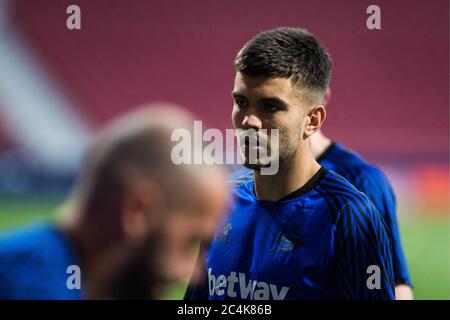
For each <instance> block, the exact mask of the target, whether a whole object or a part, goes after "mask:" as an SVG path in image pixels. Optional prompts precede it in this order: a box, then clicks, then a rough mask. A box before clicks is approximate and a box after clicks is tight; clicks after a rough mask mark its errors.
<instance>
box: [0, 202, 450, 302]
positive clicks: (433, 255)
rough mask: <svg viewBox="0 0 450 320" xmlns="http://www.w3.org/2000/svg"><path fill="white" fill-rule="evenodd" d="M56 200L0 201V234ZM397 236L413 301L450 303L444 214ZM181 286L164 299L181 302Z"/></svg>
mask: <svg viewBox="0 0 450 320" xmlns="http://www.w3.org/2000/svg"><path fill="white" fill-rule="evenodd" d="M59 201H60V199H58V198H34V199H33V198H27V199H20V198H8V199H0V233H1V232H2V231H5V230H7V229H9V228H13V227H17V226H20V225H24V224H27V223H31V222H35V221H37V220H49V219H52V218H53V217H54V211H55V209H56V208H57V206H58V205H59ZM399 223H400V232H401V236H402V242H403V248H404V250H405V254H406V257H407V260H408V266H409V271H410V274H411V277H412V280H413V284H414V296H415V298H416V299H442V300H444V299H450V277H449V274H450V261H449V260H450V239H449V226H450V225H449V217H448V215H447V214H440V215H428V216H426V215H423V214H422V215H420V214H415V215H414V216H400V217H399ZM184 288H185V285H184V284H174V285H173V286H172V287H171V288H170V289H169V290H168V292H167V294H166V295H165V296H164V298H166V299H181V298H182V297H183V293H184Z"/></svg>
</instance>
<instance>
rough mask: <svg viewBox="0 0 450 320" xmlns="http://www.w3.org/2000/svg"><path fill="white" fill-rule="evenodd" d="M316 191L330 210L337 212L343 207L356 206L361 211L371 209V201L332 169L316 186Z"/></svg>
mask: <svg viewBox="0 0 450 320" xmlns="http://www.w3.org/2000/svg"><path fill="white" fill-rule="evenodd" d="M316 191H317V192H318V193H319V194H320V195H321V196H322V197H323V198H324V200H325V201H326V202H327V203H328V206H329V207H330V209H331V210H333V211H335V212H336V213H339V212H340V211H342V210H343V209H344V208H345V207H352V208H358V209H359V210H360V211H362V212H366V211H371V210H372V203H371V202H370V200H369V198H368V197H367V196H366V195H365V194H364V193H362V192H360V191H359V190H358V189H357V188H356V187H355V186H354V185H353V184H352V183H350V182H349V181H348V180H347V179H346V178H344V177H343V176H342V175H340V174H338V173H336V172H335V171H333V170H331V169H330V170H328V173H327V175H326V176H325V177H324V179H323V180H322V182H321V183H320V184H319V185H318V186H317V188H316Z"/></svg>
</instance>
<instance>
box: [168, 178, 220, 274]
mask: <svg viewBox="0 0 450 320" xmlns="http://www.w3.org/2000/svg"><path fill="white" fill-rule="evenodd" d="M211 178H212V180H211V181H210V182H212V183H207V182H208V181H204V185H202V186H197V188H199V189H196V190H192V191H193V192H192V201H191V203H190V204H185V205H184V206H183V207H182V208H179V209H178V210H180V212H178V213H177V212H173V213H171V214H169V215H167V218H166V219H165V221H164V223H163V227H162V229H161V230H162V232H161V236H162V239H161V248H162V250H161V253H162V255H161V257H160V263H161V266H162V268H163V270H164V273H165V277H166V278H167V280H168V281H184V282H186V281H188V280H189V278H190V277H191V276H192V273H193V270H194V266H195V261H196V259H197V251H198V245H199V241H200V240H201V239H202V240H204V241H208V240H209V239H211V238H212V236H213V235H214V232H215V231H216V228H217V225H218V223H219V220H220V219H221V216H222V213H223V212H224V211H225V208H226V205H227V203H228V201H227V190H226V184H225V176H224V175H223V176H222V175H221V176H220V177H216V176H214V175H212V177H211Z"/></svg>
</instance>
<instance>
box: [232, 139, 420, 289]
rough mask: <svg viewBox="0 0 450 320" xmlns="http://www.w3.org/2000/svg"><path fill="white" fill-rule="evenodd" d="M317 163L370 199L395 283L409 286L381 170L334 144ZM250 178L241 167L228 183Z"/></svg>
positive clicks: (392, 204)
mask: <svg viewBox="0 0 450 320" xmlns="http://www.w3.org/2000/svg"><path fill="white" fill-rule="evenodd" d="M317 162H319V164H320V165H323V166H325V167H327V168H329V169H331V170H333V171H334V172H336V173H338V174H340V175H341V176H343V177H344V178H345V179H347V180H348V181H349V182H350V183H351V184H353V185H354V186H355V187H356V188H357V189H358V190H359V191H361V192H364V193H365V194H366V195H367V197H368V198H369V199H370V201H372V203H373V204H374V205H375V207H376V208H377V209H378V211H379V213H380V214H381V215H382V216H383V219H384V221H385V223H386V225H387V227H388V229H389V233H390V236H391V246H392V248H391V251H392V262H393V268H394V281H395V284H396V285H397V284H407V285H409V286H410V287H412V281H411V278H410V276H409V272H408V267H407V263H406V258H405V255H404V253H403V249H402V244H401V240H400V232H399V227H398V222H397V214H396V201H395V195H394V192H393V190H392V187H391V185H390V183H389V181H388V179H387V178H386V176H385V175H384V174H383V172H381V170H380V169H378V168H377V167H375V166H373V165H371V164H370V163H368V162H367V161H365V160H364V159H363V158H362V157H361V156H360V155H358V154H357V153H355V152H353V151H351V150H348V149H347V148H345V147H343V146H342V145H340V144H338V143H332V144H331V145H330V146H329V147H328V148H327V150H325V152H324V153H323V154H322V155H321V156H320V157H319V158H318V159H317ZM251 179H253V171H252V170H250V169H247V168H243V169H241V170H238V171H236V172H235V173H233V174H232V176H231V179H230V183H232V184H239V183H243V182H246V181H249V180H251Z"/></svg>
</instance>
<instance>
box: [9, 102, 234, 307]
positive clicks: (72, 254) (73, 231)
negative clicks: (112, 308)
mask: <svg viewBox="0 0 450 320" xmlns="http://www.w3.org/2000/svg"><path fill="white" fill-rule="evenodd" d="M191 125H192V119H191V118H190V116H189V115H187V114H186V113H185V112H183V110H181V109H178V108H175V107H164V108H163V107H160V108H143V109H141V110H138V111H135V112H133V113H131V114H129V115H126V116H125V117H122V118H120V119H118V120H117V121H114V122H113V123H112V124H111V125H109V126H107V127H106V129H104V130H103V131H102V132H101V133H100V134H99V136H98V138H97V139H96V140H95V141H94V143H93V144H92V146H91V148H90V150H89V151H88V155H87V161H86V164H85V166H84V168H83V171H82V174H81V176H80V178H79V181H78V183H77V185H76V188H75V190H74V194H73V195H72V198H71V199H70V201H69V203H70V205H66V208H65V214H64V215H63V216H61V217H60V219H59V220H58V222H57V223H56V224H39V225H33V226H29V227H24V228H22V229H20V230H16V231H13V232H11V233H9V234H8V235H6V236H4V237H2V238H1V239H0V299H83V298H85V299H86V298H87V299H98V298H112V299H120V298H124V299H134V298H138V299H146V298H148V299H153V298H160V297H161V296H162V294H163V293H164V289H165V288H166V286H167V284H168V283H169V282H172V281H186V280H187V279H188V277H189V276H190V274H191V273H192V270H193V266H194V261H193V260H194V257H195V252H196V249H197V240H198V238H199V237H210V236H211V235H212V233H213V232H214V230H215V228H216V223H217V220H218V218H219V212H221V211H223V206H224V205H225V203H226V196H225V188H226V186H225V182H224V181H225V178H224V174H223V173H222V172H221V171H218V170H217V169H216V168H212V167H208V168H206V167H202V166H187V165H180V166H175V165H174V164H172V161H171V140H170V139H171V133H172V131H173V130H174V129H178V128H186V129H190V126H191ZM74 265H75V266H79V268H80V270H81V289H77V288H73V286H70V285H69V286H68V282H69V283H70V281H69V277H70V276H71V274H70V273H69V274H68V273H67V272H66V271H67V268H68V267H69V266H74Z"/></svg>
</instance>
